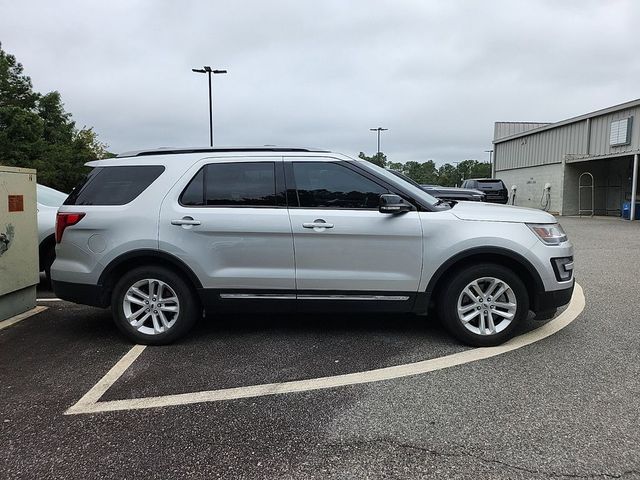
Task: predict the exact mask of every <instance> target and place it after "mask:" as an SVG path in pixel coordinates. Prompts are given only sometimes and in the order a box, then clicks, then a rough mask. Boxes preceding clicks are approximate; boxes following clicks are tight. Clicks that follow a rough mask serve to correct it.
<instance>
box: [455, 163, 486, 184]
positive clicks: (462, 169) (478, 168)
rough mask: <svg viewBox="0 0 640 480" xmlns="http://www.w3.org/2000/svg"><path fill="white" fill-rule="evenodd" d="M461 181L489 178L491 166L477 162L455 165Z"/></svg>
mask: <svg viewBox="0 0 640 480" xmlns="http://www.w3.org/2000/svg"><path fill="white" fill-rule="evenodd" d="M457 168H458V173H459V174H460V177H461V179H462V180H466V179H467V178H487V177H490V176H491V164H490V163H485V162H479V161H478V160H463V161H462V162H460V163H458V165H457Z"/></svg>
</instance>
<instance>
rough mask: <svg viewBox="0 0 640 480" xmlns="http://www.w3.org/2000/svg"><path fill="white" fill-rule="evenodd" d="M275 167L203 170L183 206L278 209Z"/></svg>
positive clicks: (218, 165)
mask: <svg viewBox="0 0 640 480" xmlns="http://www.w3.org/2000/svg"><path fill="white" fill-rule="evenodd" d="M279 200H281V201H284V199H283V198H282V199H279V197H278V195H277V194H276V175H275V163H273V162H254V163H251V162H242V163H213V164H209V165H206V166H205V167H203V168H202V169H201V170H200V171H199V172H198V173H197V174H196V176H195V177H193V180H191V182H190V183H189V185H188V186H187V188H186V189H185V190H184V192H183V193H182V196H181V197H180V203H182V205H209V206H245V207H265V206H267V207H269V206H276V205H279V204H281V203H279Z"/></svg>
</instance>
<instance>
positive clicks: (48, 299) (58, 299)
mask: <svg viewBox="0 0 640 480" xmlns="http://www.w3.org/2000/svg"><path fill="white" fill-rule="evenodd" d="M36 302H64V300H62V299H61V298H36Z"/></svg>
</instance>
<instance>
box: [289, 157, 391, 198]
mask: <svg viewBox="0 0 640 480" xmlns="http://www.w3.org/2000/svg"><path fill="white" fill-rule="evenodd" d="M293 175H294V178H295V182H296V187H297V192H298V201H299V204H300V206H301V207H307V208H313V207H328V208H378V205H379V202H380V195H381V194H383V193H389V191H388V190H387V189H386V188H384V187H382V186H380V185H378V184H377V183H375V182H373V181H371V180H369V179H368V178H366V177H364V176H362V175H360V174H359V173H357V172H354V171H353V170H350V169H349V168H347V167H344V166H342V165H338V164H335V163H328V162H294V164H293Z"/></svg>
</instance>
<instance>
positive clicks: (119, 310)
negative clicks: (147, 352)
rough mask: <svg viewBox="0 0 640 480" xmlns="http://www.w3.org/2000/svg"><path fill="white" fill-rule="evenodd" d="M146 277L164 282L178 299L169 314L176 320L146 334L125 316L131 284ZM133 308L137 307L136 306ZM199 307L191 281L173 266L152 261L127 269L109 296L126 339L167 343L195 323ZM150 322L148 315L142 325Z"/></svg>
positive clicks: (181, 334)
mask: <svg viewBox="0 0 640 480" xmlns="http://www.w3.org/2000/svg"><path fill="white" fill-rule="evenodd" d="M145 279H155V280H159V281H161V282H164V283H165V284H166V285H167V286H168V287H169V288H171V289H172V290H173V292H175V296H176V297H177V299H178V305H179V311H178V313H177V314H176V315H175V316H173V317H172V319H175V323H173V325H172V326H171V327H170V328H168V329H166V331H164V332H161V333H154V334H148V333H144V332H140V331H139V330H138V329H137V328H135V327H134V326H132V324H131V323H129V321H128V320H127V318H126V314H125V307H124V298H125V294H126V293H127V291H128V290H129V288H130V287H132V286H133V285H135V284H136V283H137V282H139V281H141V280H145ZM136 308H140V307H137V306H136ZM142 308H144V307H142ZM199 309H200V307H199V302H198V300H197V298H196V295H195V293H194V291H193V289H192V288H191V285H189V284H188V283H187V282H186V281H185V280H184V279H183V277H181V276H180V275H178V274H176V273H175V272H173V271H172V270H170V269H168V268H165V267H160V266H155V265H150V266H144V267H138V268H135V269H133V270H132V271H130V272H127V273H126V274H125V275H123V277H122V278H121V279H120V280H118V282H117V284H116V285H115V288H114V289H113V294H112V297H111V311H112V314H113V320H114V322H115V324H116V326H117V327H118V329H119V330H120V331H121V332H122V333H123V334H124V335H125V337H127V338H128V339H129V340H131V341H132V342H135V343H138V344H143V345H166V344H169V343H172V342H174V341H176V340H177V339H179V338H181V337H183V336H184V335H186V334H187V332H189V330H191V328H192V327H193V325H194V324H195V323H196V321H197V319H198V317H199V311H200V310H199ZM145 311H149V310H145ZM143 315H144V312H143ZM152 323H153V322H151V319H149V320H147V324H149V325H150V326H149V327H145V328H147V329H148V328H152V327H151V325H152ZM143 326H144V325H143Z"/></svg>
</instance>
